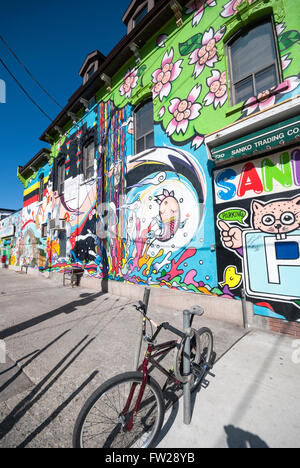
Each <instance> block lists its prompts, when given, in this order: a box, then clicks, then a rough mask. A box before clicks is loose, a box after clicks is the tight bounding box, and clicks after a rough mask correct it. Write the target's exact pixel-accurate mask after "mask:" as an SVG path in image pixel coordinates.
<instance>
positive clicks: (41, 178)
mask: <svg viewBox="0 0 300 468" xmlns="http://www.w3.org/2000/svg"><path fill="white" fill-rule="evenodd" d="M44 188H45V184H44V174H42V175H41V176H40V183H39V202H41V201H43V198H44Z"/></svg>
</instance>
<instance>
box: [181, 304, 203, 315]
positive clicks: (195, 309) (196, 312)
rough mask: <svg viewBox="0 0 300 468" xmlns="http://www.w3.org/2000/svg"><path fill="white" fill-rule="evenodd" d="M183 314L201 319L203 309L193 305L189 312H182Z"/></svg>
mask: <svg viewBox="0 0 300 468" xmlns="http://www.w3.org/2000/svg"><path fill="white" fill-rule="evenodd" d="M183 313H187V314H192V315H198V316H199V317H201V315H203V314H204V309H203V307H201V306H198V305H194V306H192V307H191V308H190V309H189V310H184V311H183Z"/></svg>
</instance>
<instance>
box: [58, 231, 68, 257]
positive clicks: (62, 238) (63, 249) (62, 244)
mask: <svg viewBox="0 0 300 468" xmlns="http://www.w3.org/2000/svg"><path fill="white" fill-rule="evenodd" d="M58 240H59V256H60V258H65V257H66V256H67V235H66V231H65V230H61V231H59V233H58Z"/></svg>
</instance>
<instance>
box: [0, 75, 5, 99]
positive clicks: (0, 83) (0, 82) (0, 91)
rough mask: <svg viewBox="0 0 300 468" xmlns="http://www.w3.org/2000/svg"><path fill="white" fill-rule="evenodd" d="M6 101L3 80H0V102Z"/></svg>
mask: <svg viewBox="0 0 300 468" xmlns="http://www.w3.org/2000/svg"><path fill="white" fill-rule="evenodd" d="M5 103H6V85H5V81H3V80H0V104H5Z"/></svg>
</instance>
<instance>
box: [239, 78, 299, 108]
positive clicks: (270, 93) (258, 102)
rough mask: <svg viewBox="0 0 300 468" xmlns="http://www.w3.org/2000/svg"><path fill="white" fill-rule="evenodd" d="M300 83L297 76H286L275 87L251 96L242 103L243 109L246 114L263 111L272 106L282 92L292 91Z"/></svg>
mask: <svg viewBox="0 0 300 468" xmlns="http://www.w3.org/2000/svg"><path fill="white" fill-rule="evenodd" d="M299 85H300V80H299V78H298V77H297V76H291V77H290V78H287V79H286V80H285V81H284V82H283V83H280V84H279V85H278V86H277V87H276V88H272V89H267V90H266V91H263V92H262V93H259V94H258V95H257V96H254V97H251V98H250V99H248V100H247V101H246V102H245V104H244V109H245V110H246V112H247V115H250V114H252V113H253V112H257V111H263V110H265V109H267V108H268V107H272V106H274V105H275V104H276V102H277V101H278V100H279V99H280V97H281V96H282V95H283V94H286V93H290V92H291V91H294V89H296V88H297V87H298V86H299Z"/></svg>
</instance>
